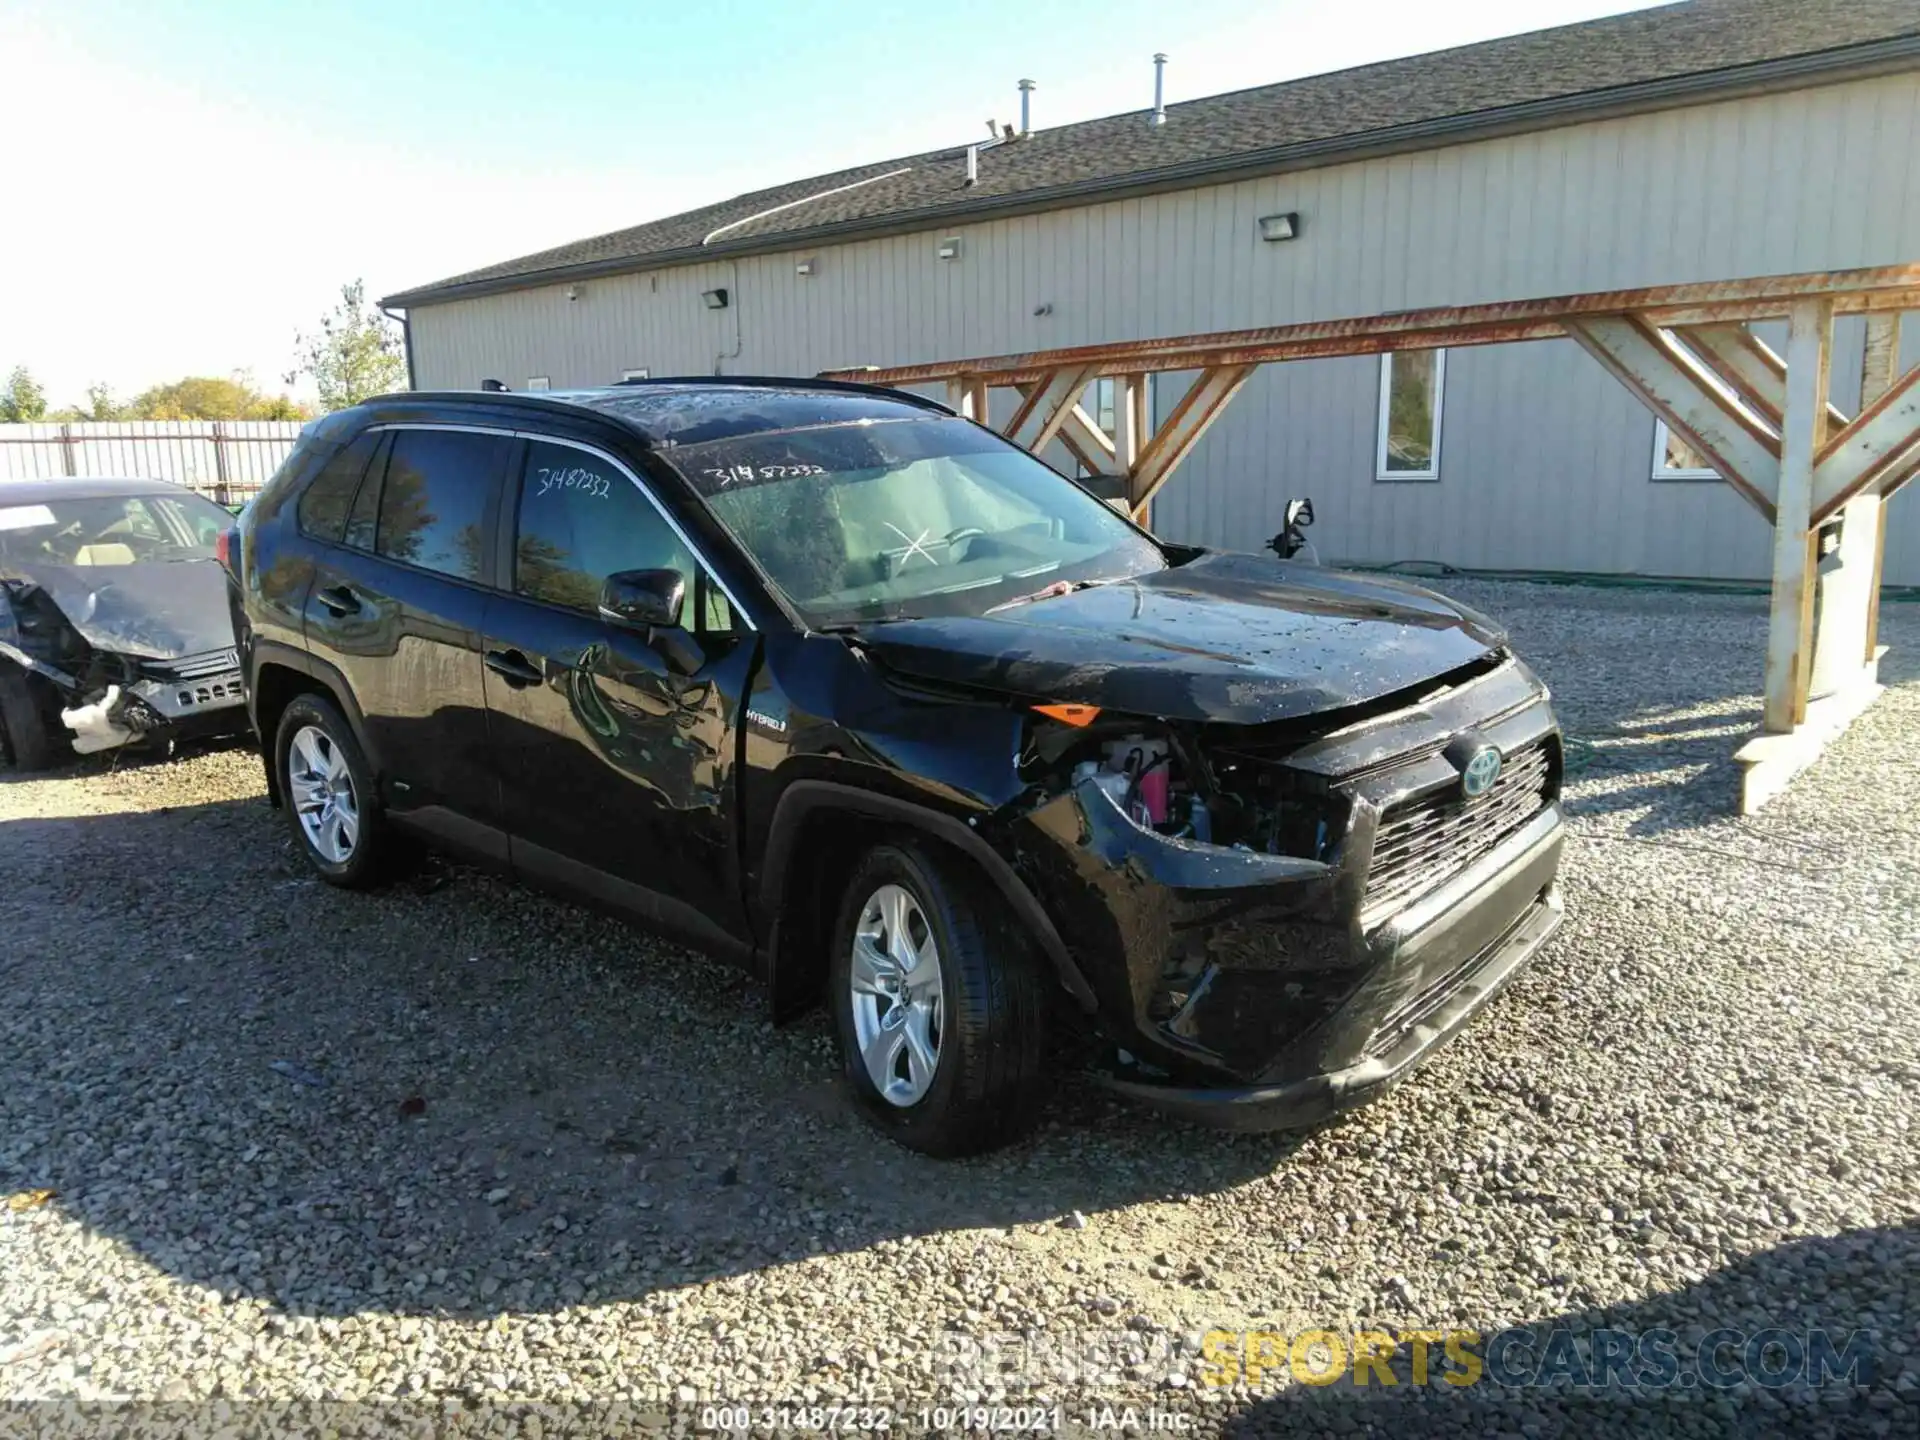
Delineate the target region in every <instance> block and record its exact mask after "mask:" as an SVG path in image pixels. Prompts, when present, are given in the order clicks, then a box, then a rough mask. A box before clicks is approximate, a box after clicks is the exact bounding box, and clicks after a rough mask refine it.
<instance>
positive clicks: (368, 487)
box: [340, 433, 393, 550]
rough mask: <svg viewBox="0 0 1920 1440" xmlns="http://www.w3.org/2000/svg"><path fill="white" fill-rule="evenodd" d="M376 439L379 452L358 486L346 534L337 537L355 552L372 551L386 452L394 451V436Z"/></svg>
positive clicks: (385, 435)
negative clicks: (358, 491)
mask: <svg viewBox="0 0 1920 1440" xmlns="http://www.w3.org/2000/svg"><path fill="white" fill-rule="evenodd" d="M375 438H376V439H378V441H379V442H380V443H379V448H378V449H377V450H375V452H374V456H373V463H372V464H371V465H369V466H368V467H367V473H366V476H365V478H364V479H362V480H361V482H360V493H359V494H357V495H355V496H354V497H353V509H352V511H351V512H349V514H348V515H347V528H346V533H345V534H343V535H342V536H341V537H340V543H341V544H343V545H346V546H348V547H349V548H351V549H354V550H371V549H373V532H374V528H375V526H376V525H378V523H379V520H380V480H381V477H382V476H384V475H385V474H386V473H387V452H388V451H389V450H391V449H392V448H393V436H392V434H391V433H388V434H384V435H379V436H377V437H375Z"/></svg>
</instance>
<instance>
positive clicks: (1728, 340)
mask: <svg viewBox="0 0 1920 1440" xmlns="http://www.w3.org/2000/svg"><path fill="white" fill-rule="evenodd" d="M1673 333H1674V335H1675V336H1677V337H1678V338H1679V340H1680V342H1681V343H1682V344H1684V345H1685V346H1686V347H1687V349H1689V350H1691V351H1692V352H1693V353H1694V355H1695V356H1696V357H1697V358H1698V359H1699V361H1700V363H1701V364H1703V365H1705V366H1706V367H1707V368H1708V369H1709V370H1711V371H1712V372H1713V373H1714V374H1715V375H1718V376H1719V377H1720V379H1721V380H1722V381H1724V382H1725V383H1726V386H1727V388H1728V389H1729V390H1731V391H1733V393H1734V394H1736V395H1738V396H1739V397H1740V399H1741V401H1742V402H1743V403H1744V404H1745V405H1746V407H1747V408H1748V409H1749V410H1751V411H1753V413H1754V414H1755V415H1758V416H1759V417H1760V418H1761V419H1762V420H1764V421H1766V422H1767V424H1769V425H1771V426H1772V427H1773V429H1774V430H1775V432H1776V433H1777V432H1778V431H1779V429H1780V419H1781V416H1782V415H1784V414H1785V413H1786V404H1787V362H1786V361H1784V360H1782V359H1781V358H1780V356H1779V355H1778V354H1777V353H1776V352H1775V351H1774V350H1773V348H1772V347H1771V346H1769V345H1768V344H1767V342H1766V341H1764V340H1762V339H1761V338H1760V337H1759V336H1758V335H1755V334H1754V333H1753V331H1751V330H1749V329H1748V328H1747V327H1746V326H1744V325H1739V324H1724V325H1688V326H1686V327H1684V328H1682V329H1678V330H1675V331H1674V332H1673ZM1846 423H1847V416H1846V412H1845V411H1843V410H1842V409H1841V408H1840V407H1839V406H1838V405H1835V404H1833V403H1832V402H1831V401H1829V402H1828V403H1827V425H1828V427H1829V428H1830V429H1836V430H1837V429H1838V428H1839V427H1840V426H1842V425H1845V424H1846Z"/></svg>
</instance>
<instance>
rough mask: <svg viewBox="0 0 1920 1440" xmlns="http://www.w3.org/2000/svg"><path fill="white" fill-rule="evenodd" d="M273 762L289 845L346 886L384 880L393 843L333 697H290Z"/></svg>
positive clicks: (369, 776)
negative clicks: (289, 832)
mask: <svg viewBox="0 0 1920 1440" xmlns="http://www.w3.org/2000/svg"><path fill="white" fill-rule="evenodd" d="M273 764H274V773H275V775H276V776H277V778H278V780H279V784H280V793H281V796H282V798H283V799H284V801H285V804H284V805H283V806H282V810H283V813H285V815H286V817H287V826H288V828H289V829H290V830H292V832H293V839H294V846H295V848H296V849H297V850H299V851H300V853H301V854H302V855H304V856H305V857H306V859H307V863H308V864H310V865H311V866H313V869H314V873H315V874H317V875H319V877H320V878H321V879H322V880H324V881H326V882H327V883H328V884H329V885H338V886H340V887H341V888H342V889H344V890H365V889H368V888H370V887H372V886H374V885H378V884H379V883H380V882H381V881H382V880H384V879H386V878H387V874H388V869H389V866H390V864H391V862H392V860H393V858H394V857H393V852H394V848H395V847H394V844H393V837H392V834H391V832H390V831H389V830H388V828H387V824H386V815H385V813H384V812H383V811H382V810H381V808H380V798H379V793H378V791H377V790H376V789H375V788H374V779H373V767H372V766H370V765H369V764H367V757H366V755H365V754H364V753H363V752H362V751H361V749H360V742H359V740H357V739H356V738H355V737H354V733H353V727H352V726H351V725H349V724H348V723H347V719H346V717H345V716H344V715H342V714H341V713H340V711H339V709H338V707H336V706H335V705H334V703H333V702H332V701H331V700H329V699H327V698H325V697H323V696H320V695H311V694H308V695H296V696H295V697H294V698H293V699H292V700H291V701H289V702H288V704H287V708H286V709H285V710H284V711H283V712H281V715H280V724H279V727H278V729H277V730H276V731H275V733H274V741H273Z"/></svg>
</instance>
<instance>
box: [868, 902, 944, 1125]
mask: <svg viewBox="0 0 1920 1440" xmlns="http://www.w3.org/2000/svg"><path fill="white" fill-rule="evenodd" d="M847 976H848V983H849V985H850V986H851V988H852V991H853V994H852V1000H853V1034H854V1041H855V1043H856V1044H857V1045H858V1046H859V1047H860V1058H861V1060H862V1061H863V1062H864V1063H865V1064H866V1067H867V1078H868V1079H869V1080H871V1081H872V1082H873V1086H874V1089H876V1090H878V1091H879V1092H880V1098H881V1099H883V1100H885V1101H886V1102H887V1103H888V1104H889V1105H902V1106H904V1105H913V1104H917V1103H918V1102H919V1100H920V1099H921V1097H923V1096H924V1095H925V1094H926V1093H927V1091H928V1089H929V1088H930V1087H931V1086H932V1085H933V1076H934V1072H935V1071H936V1070H938V1069H939V1067H940V1008H941V1003H942V1000H943V998H944V997H943V996H942V994H941V988H940V946H939V943H938V942H937V941H935V940H934V938H933V927H932V926H931V925H929V924H928V923H927V917H926V916H925V914H923V913H922V912H921V909H920V903H919V902H918V901H917V900H915V899H914V898H913V896H912V894H911V893H909V892H908V891H907V890H905V889H903V888H902V887H901V886H898V885H882V886H881V887H880V888H879V889H878V890H876V891H874V892H873V894H871V895H869V896H868V897H867V903H866V904H865V905H863V906H861V907H860V924H859V928H857V929H856V930H855V931H854V932H853V953H852V954H851V955H850V956H849V957H848V965H847Z"/></svg>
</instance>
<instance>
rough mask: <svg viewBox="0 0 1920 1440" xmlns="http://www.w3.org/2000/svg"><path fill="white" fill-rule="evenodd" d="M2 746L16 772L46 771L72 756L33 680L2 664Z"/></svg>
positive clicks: (0, 718) (13, 667)
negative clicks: (49, 715)
mask: <svg viewBox="0 0 1920 1440" xmlns="http://www.w3.org/2000/svg"><path fill="white" fill-rule="evenodd" d="M0 741H3V742H4V745H0V748H3V749H4V750H5V751H6V753H7V754H8V755H9V756H11V757H12V760H13V768H14V769H16V770H22V771H26V770H45V769H47V768H48V767H49V766H52V765H54V764H57V763H58V762H59V761H60V760H61V759H63V758H64V757H65V756H66V755H68V754H70V753H72V752H71V749H70V747H69V746H68V745H67V743H66V741H65V740H63V739H62V738H61V736H60V735H58V734H56V733H55V732H54V729H53V727H52V725H51V724H49V722H48V715H47V707H46V706H45V705H44V704H42V703H41V698H40V696H39V694H38V693H36V686H35V683H34V680H33V677H31V676H30V675H28V674H27V672H25V671H24V670H20V669H18V668H16V667H15V666H13V665H11V664H5V663H0Z"/></svg>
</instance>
